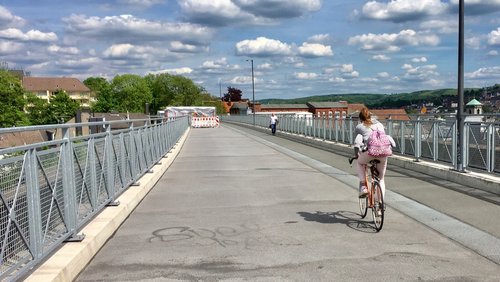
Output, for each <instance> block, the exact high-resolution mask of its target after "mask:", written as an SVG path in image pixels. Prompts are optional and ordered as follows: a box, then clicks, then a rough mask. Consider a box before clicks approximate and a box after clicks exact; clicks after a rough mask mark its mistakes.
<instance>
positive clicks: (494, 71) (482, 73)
mask: <svg viewBox="0 0 500 282" xmlns="http://www.w3.org/2000/svg"><path fill="white" fill-rule="evenodd" d="M465 77H466V78H469V79H492V78H494V79H500V67H487V68H480V69H478V70H476V71H474V72H470V73H466V74H465Z"/></svg>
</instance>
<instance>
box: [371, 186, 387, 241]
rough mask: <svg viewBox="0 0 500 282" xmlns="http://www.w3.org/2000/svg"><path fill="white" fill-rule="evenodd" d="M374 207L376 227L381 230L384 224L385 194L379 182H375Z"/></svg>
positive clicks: (373, 214) (373, 215)
mask: <svg viewBox="0 0 500 282" xmlns="http://www.w3.org/2000/svg"><path fill="white" fill-rule="evenodd" d="M373 185H374V186H373V208H372V217H373V223H374V224H375V229H376V230H377V232H378V231H380V230H381V229H382V226H383V225H384V196H383V195H382V188H381V187H380V184H379V183H378V182H375V183H373Z"/></svg>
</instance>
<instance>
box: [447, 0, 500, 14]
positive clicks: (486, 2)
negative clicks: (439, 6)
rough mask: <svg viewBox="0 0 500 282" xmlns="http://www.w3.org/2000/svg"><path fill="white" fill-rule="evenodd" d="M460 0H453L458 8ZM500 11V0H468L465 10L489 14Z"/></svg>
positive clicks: (453, 3) (468, 12) (466, 11)
mask: <svg viewBox="0 0 500 282" xmlns="http://www.w3.org/2000/svg"><path fill="white" fill-rule="evenodd" d="M458 1H459V0H451V1H450V3H451V4H452V6H454V7H455V8H457V6H458ZM498 11H500V1H499V0H466V3H465V7H464V12H465V13H466V14H470V15H481V14H489V13H495V12H498Z"/></svg>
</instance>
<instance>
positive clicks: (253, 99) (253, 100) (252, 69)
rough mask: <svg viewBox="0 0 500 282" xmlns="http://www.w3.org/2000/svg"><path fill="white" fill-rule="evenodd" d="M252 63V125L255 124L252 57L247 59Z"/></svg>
mask: <svg viewBox="0 0 500 282" xmlns="http://www.w3.org/2000/svg"><path fill="white" fill-rule="evenodd" d="M248 61H250V62H251V63H252V112H253V126H255V81H254V76H253V59H250V60H247V62H248Z"/></svg>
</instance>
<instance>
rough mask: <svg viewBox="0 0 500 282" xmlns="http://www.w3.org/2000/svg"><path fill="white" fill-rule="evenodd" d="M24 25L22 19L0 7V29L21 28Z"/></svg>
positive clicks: (24, 22)
mask: <svg viewBox="0 0 500 282" xmlns="http://www.w3.org/2000/svg"><path fill="white" fill-rule="evenodd" d="M25 24H26V21H25V20H24V19H23V18H21V17H19V16H15V15H13V14H12V13H11V12H10V11H9V10H7V9H6V8H5V7H3V6H0V28H4V27H21V26H24V25H25Z"/></svg>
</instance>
